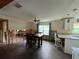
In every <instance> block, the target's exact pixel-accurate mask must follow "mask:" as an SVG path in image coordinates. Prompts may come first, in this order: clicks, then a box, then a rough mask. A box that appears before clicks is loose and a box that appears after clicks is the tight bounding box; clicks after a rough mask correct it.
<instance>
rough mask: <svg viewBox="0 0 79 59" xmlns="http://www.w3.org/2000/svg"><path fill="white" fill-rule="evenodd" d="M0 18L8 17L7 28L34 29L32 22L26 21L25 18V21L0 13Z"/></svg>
mask: <svg viewBox="0 0 79 59" xmlns="http://www.w3.org/2000/svg"><path fill="white" fill-rule="evenodd" d="M0 18H3V19H8V21H9V29H36V26H35V24H34V23H33V22H30V21H27V19H26V21H25V20H22V19H16V18H13V17H8V16H4V15H0ZM32 26H33V27H32Z"/></svg>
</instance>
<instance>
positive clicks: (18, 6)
mask: <svg viewBox="0 0 79 59" xmlns="http://www.w3.org/2000/svg"><path fill="white" fill-rule="evenodd" d="M14 5H15V7H17V8H21V7H22V5H20V4H19V3H15V4H14Z"/></svg>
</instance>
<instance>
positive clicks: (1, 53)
mask: <svg viewBox="0 0 79 59" xmlns="http://www.w3.org/2000/svg"><path fill="white" fill-rule="evenodd" d="M0 59H72V58H71V56H70V55H67V54H65V53H63V52H62V51H61V50H59V49H57V48H56V47H55V46H54V44H52V43H50V42H47V41H43V45H42V47H40V48H39V49H38V48H35V47H33V48H28V47H26V45H25V43H20V44H19V43H18V44H17V45H7V46H3V47H1V48H0Z"/></svg>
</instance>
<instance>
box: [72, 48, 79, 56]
mask: <svg viewBox="0 0 79 59" xmlns="http://www.w3.org/2000/svg"><path fill="white" fill-rule="evenodd" d="M72 49H73V51H74V52H75V53H76V54H77V55H78V56H79V48H76V47H72Z"/></svg>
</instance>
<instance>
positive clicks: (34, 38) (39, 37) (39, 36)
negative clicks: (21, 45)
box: [25, 33, 43, 47]
mask: <svg viewBox="0 0 79 59" xmlns="http://www.w3.org/2000/svg"><path fill="white" fill-rule="evenodd" d="M25 36H26V37H27V35H25ZM29 37H30V39H27V41H29V40H30V41H36V44H37V46H38V47H40V46H41V45H42V40H43V39H42V37H43V34H42V33H30V36H29Z"/></svg>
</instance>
